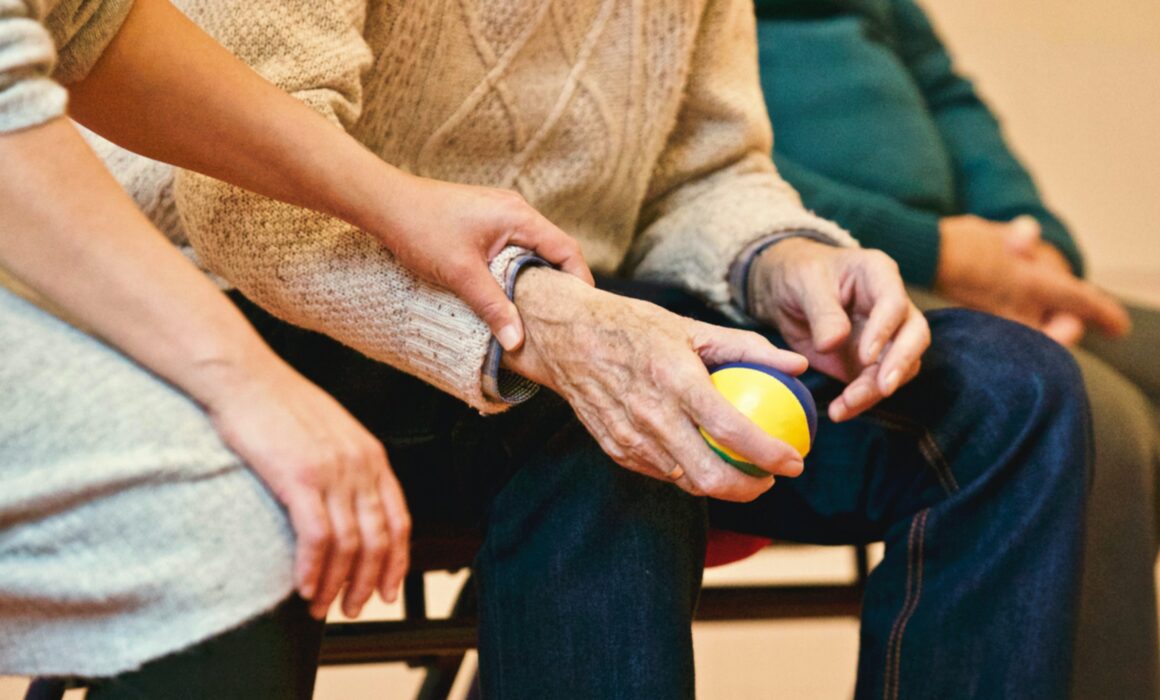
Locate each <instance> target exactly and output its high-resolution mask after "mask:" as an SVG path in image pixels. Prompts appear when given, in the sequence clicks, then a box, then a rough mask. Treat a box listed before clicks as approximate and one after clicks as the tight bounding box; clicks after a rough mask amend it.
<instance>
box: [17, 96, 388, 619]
mask: <svg viewBox="0 0 1160 700" xmlns="http://www.w3.org/2000/svg"><path fill="white" fill-rule="evenodd" d="M0 163H3V165H4V167H3V170H2V171H0V202H4V206H3V209H2V210H0V266H2V267H3V268H4V269H6V270H7V271H9V272H10V273H12V274H13V275H14V276H16V277H17V278H18V279H19V280H20V281H22V282H24V283H25V284H26V285H28V286H29V287H30V288H32V289H33V290H34V291H36V292H37V293H39V294H41V295H43V296H44V297H46V298H47V299H48V300H49V301H50V302H52V303H53V304H54V305H56V306H57V307H60V308H62V309H64V310H66V311H67V312H68V313H69V314H70V315H71V316H72V317H74V318H75V319H76V320H78V321H79V322H81V323H82V324H83V325H85V326H87V327H88V328H90V329H92V330H93V331H94V332H95V333H97V334H98V335H100V336H102V337H104V338H105V339H106V340H108V341H109V342H110V343H111V344H113V345H115V346H117V347H118V348H120V349H121V350H123V351H124V352H125V353H126V354H128V355H130V356H131V357H133V358H134V359H136V360H137V361H138V362H140V363H141V364H143V365H144V366H146V367H148V368H149V369H151V370H153V371H154V372H155V373H156V374H158V375H159V376H161V377H162V378H164V379H166V380H168V381H169V382H171V383H173V384H174V385H176V386H177V387H179V388H180V389H182V390H183V391H185V392H186V393H188V394H189V395H190V396H191V397H193V398H194V399H195V400H196V401H198V402H199V403H201V404H202V405H203V406H205V407H206V409H207V411H208V412H209V414H210V417H211V418H212V419H213V421H214V423H215V426H216V427H217V429H218V431H219V433H220V434H221V435H222V436H223V438H224V440H225V441H226V443H227V444H228V445H229V446H230V447H231V448H232V449H234V451H236V452H237V453H238V454H239V456H241V457H242V459H243V460H245V461H246V462H247V464H249V465H250V466H251V467H252V468H253V469H254V470H255V471H256V472H257V473H258V475H259V476H260V477H261V478H262V479H263V480H264V481H265V482H266V483H267V485H268V486H269V487H270V488H271V490H272V491H273V492H274V494H275V495H276V496H277V497H278V498H279V499H280V500H281V501H282V502H283V503H284V504H285V505H286V506H287V508H288V509H289V512H290V517H291V520H292V523H293V525H294V528H295V531H296V533H297V535H298V542H299V546H298V547H299V548H298V555H297V557H296V571H295V576H296V584H297V587H298V590H299V591H300V592H301V593H302V594H303V595H304V596H305V597H308V598H310V597H313V598H314V611H315V613H316V614H321V612H324V611H325V608H326V607H327V606H328V605H329V603H330V601H332V600H333V599H334V597H335V596H336V595H337V593H338V590H339V587H340V586H341V585H342V584H343V583H346V582H349V583H350V588H349V589H348V590H349V592H348V596H347V599H346V605H347V608H346V609H347V611H348V612H350V613H357V611H358V609H359V608H361V606H362V604H363V603H364V602H365V601H366V598H367V597H369V595H370V594H371V592H373V590H374V588H375V587H376V586H378V587H379V588H380V590H381V592H382V593H383V595H384V596H386V597H390V598H393V597H394V595H395V591H396V590H397V588H398V585H399V583H400V582H401V580H402V576H403V574H404V573H405V571H406V568H407V557H408V554H407V539H408V536H409V533H408V528H409V516H408V514H407V509H406V505H405V504H404V502H403V498H402V493H401V491H400V490H399V487H398V484H397V482H396V481H395V477H394V475H393V473H392V472H391V471H390V468H389V465H388V464H387V461H386V456H385V453H384V452H383V449H382V446H381V445H380V444H379V443H378V442H377V441H376V440H375V439H374V438H373V437H371V435H370V434H369V433H367V432H366V430H365V429H363V428H362V427H361V426H360V425H359V424H358V423H357V422H356V421H355V420H354V419H353V418H351V417H350V416H349V415H348V414H346V412H345V411H344V410H343V409H342V408H341V407H340V406H338V404H337V403H335V402H334V400H333V399H331V398H330V397H329V396H327V395H326V394H325V393H323V392H322V391H320V390H319V389H318V388H316V387H314V386H313V385H311V384H309V383H308V382H306V381H305V380H304V379H302V378H301V377H300V376H298V375H297V374H296V373H294V372H293V370H291V369H290V368H289V367H288V366H286V365H285V364H284V363H283V362H282V361H281V360H280V359H279V358H278V357H277V356H276V355H274V354H273V352H271V351H270V350H269V349H268V348H267V347H266V346H265V345H264V344H263V343H262V341H261V340H260V339H259V338H258V336H257V334H255V333H254V332H253V330H252V329H251V328H250V326H249V325H248V324H247V323H246V322H245V320H244V318H243V317H242V316H241V314H240V313H239V312H238V311H237V310H236V309H235V308H234V307H233V305H232V304H230V303H229V301H228V300H227V299H226V298H225V297H224V296H223V295H222V294H221V293H220V292H219V291H218V290H217V289H216V288H215V287H214V286H213V285H212V284H211V283H210V282H209V280H207V279H206V278H205V277H204V276H203V275H202V274H201V273H200V272H199V271H198V270H197V269H196V268H194V267H193V266H192V265H190V264H189V263H188V262H187V261H186V260H185V259H184V258H183V257H182V256H181V254H180V253H178V252H177V251H176V250H175V249H174V248H173V247H172V246H171V245H170V244H169V243H168V242H167V241H166V240H165V239H164V237H163V236H162V235H161V234H160V233H159V232H158V231H156V230H155V229H154V228H153V227H152V226H151V225H150V224H149V223H148V222H147V221H146V220H145V219H144V217H143V216H142V215H141V214H140V213H139V212H138V211H137V209H136V208H135V207H134V206H133V204H132V202H131V201H130V200H129V199H128V197H127V196H126V195H125V194H124V192H122V191H121V189H120V187H118V186H117V184H116V182H115V181H114V180H113V179H112V177H111V176H110V175H109V174H108V172H107V171H105V170H104V168H103V167H101V164H100V162H99V161H98V160H97V158H96V156H95V155H94V154H93V153H92V151H90V150H89V149H88V147H87V146H86V145H85V143H84V141H83V140H82V139H81V137H80V135H79V134H78V133H77V131H76V129H75V128H74V127H73V126H72V125H71V124H69V123H68V122H67V121H66V120H65V119H62V118H58V119H54V120H52V121H49V122H47V123H45V124H43V125H40V126H37V127H34V128H30V129H25V130H22V131H17V132H12V133H6V134H0ZM356 501H357V503H358V505H357V507H356V506H355V505H354V504H355V503H356ZM351 543H353V545H354V549H353V551H351V550H350V545H351ZM360 551H361V552H364V553H366V556H365V557H364V558H363V559H361V560H360V563H359V564H358V565H357V566H356V565H355V557H356V554H357V553H358V552H360ZM320 611H321V612H320Z"/></svg>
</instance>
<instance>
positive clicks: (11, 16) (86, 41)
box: [0, 0, 133, 133]
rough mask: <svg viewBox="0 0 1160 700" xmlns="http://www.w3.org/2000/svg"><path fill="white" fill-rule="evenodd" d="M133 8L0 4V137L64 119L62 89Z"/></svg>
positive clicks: (70, 2)
mask: <svg viewBox="0 0 1160 700" xmlns="http://www.w3.org/2000/svg"><path fill="white" fill-rule="evenodd" d="M132 4H133V3H132V0H63V1H62V2H52V0H47V1H46V0H0V133H5V132H9V131H17V130H19V129H27V128H30V127H33V126H37V125H38V124H43V123H44V122H46V121H49V120H51V119H54V118H56V117H59V116H61V115H63V114H64V113H65V106H66V104H67V102H68V95H67V93H66V92H65V90H64V88H63V87H61V84H62V83H63V84H68V83H71V82H73V81H75V80H79V79H81V78H83V77H84V76H85V75H86V74H88V72H89V70H90V69H91V68H92V67H93V64H95V63H96V62H97V59H98V58H99V57H100V55H101V52H103V51H104V49H105V46H107V45H108V43H109V41H110V40H112V38H113V35H115V34H116V33H117V30H118V29H120V28H121V23H122V22H124V20H125V16H126V15H127V14H128V13H129V8H130V7H131V6H132ZM46 10H49V11H48V12H46ZM57 47H59V49H60V52H59V59H58V53H57Z"/></svg>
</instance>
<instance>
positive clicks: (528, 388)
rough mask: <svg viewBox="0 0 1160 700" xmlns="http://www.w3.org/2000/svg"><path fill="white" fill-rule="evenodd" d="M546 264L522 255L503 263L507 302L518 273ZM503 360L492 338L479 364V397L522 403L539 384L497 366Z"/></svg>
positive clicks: (499, 348)
mask: <svg viewBox="0 0 1160 700" xmlns="http://www.w3.org/2000/svg"><path fill="white" fill-rule="evenodd" d="M547 265H548V261H547V260H544V259H543V258H541V257H540V256H538V255H535V254H533V253H529V252H524V253H522V254H520V255H518V257H515V258H514V259H512V260H511V261H510V262H508V263H507V265H506V267H507V271H506V272H505V273H504V274H506V276H507V278H506V280H505V281H504V292H505V293H507V297H508V299H512V298H514V295H515V292H516V278H517V277H519V275H520V272H522V271H523V270H524V269H525V268H528V267H542V266H547ZM501 360H503V346H502V345H500V344H499V341H498V340H496V338H495V337H494V336H492V339H491V342H490V343H489V344H488V347H487V356H486V357H485V358H484V361H483V395H484V396H486V397H487V398H488V399H490V400H492V401H497V402H503V403H506V404H508V405H514V404H518V403H523V402H524V401H527V400H528V399H530V398H532V397H533V396H535V395H536V392H538V391H539V390H540V385H539V384H536V383H535V382H533V381H531V380H529V379H525V378H524V377H522V376H520V375H518V374H516V373H515V372H512V371H510V370H506V369H504V368H502V367H500V362H501Z"/></svg>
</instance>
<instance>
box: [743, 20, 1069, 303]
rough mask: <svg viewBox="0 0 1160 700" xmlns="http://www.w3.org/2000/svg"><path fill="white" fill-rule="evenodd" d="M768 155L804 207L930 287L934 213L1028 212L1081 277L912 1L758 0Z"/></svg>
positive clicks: (1051, 219) (984, 111)
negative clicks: (770, 129)
mask: <svg viewBox="0 0 1160 700" xmlns="http://www.w3.org/2000/svg"><path fill="white" fill-rule="evenodd" d="M756 6H757V16H758V41H759V44H760V52H761V54H760V55H761V81H762V88H763V89H764V90H765V100H766V103H767V105H768V106H769V114H770V117H771V118H772V120H773V126H774V160H775V161H776V162H777V165H778V168H779V169H780V170H781V174H782V176H783V177H785V179H786V180H788V181H789V182H790V183H791V184H793V185H794V186H795V187H796V188H797V189H798V190H799V191H800V192H801V194H802V198H803V199H804V201H805V204H806V206H808V207H809V208H811V209H813V210H815V211H816V212H818V213H819V214H821V215H822V216H825V217H827V218H830V219H833V220H835V221H837V222H838V223H840V224H842V225H843V226H844V227H846V228H847V229H849V230H850V231H851V232H852V233H853V234H854V236H855V237H857V238H858V239H859V240H861V241H862V243H863V245H865V246H867V247H871V248H880V249H882V250H884V251H886V252H887V253H888V254H890V255H891V256H892V257H893V258H894V259H895V260H897V261H898V263H899V267H900V268H901V269H902V276H903V278H905V279H906V280H907V281H908V282H912V283H915V284H921V285H926V286H930V285H931V284H932V283H933V281H934V275H935V268H936V266H937V263H938V250H939V233H938V222H939V219H940V218H941V217H944V216H950V215H955V214H975V215H977V216H981V217H984V218H987V219H992V220H999V221H1005V220H1008V219H1012V218H1014V217H1016V216H1019V215H1021V214H1028V215H1031V216H1033V217H1035V218H1036V219H1038V220H1039V222H1040V223H1041V224H1042V226H1043V237H1044V238H1045V239H1046V240H1048V241H1049V242H1051V243H1052V244H1054V245H1055V246H1057V247H1058V248H1059V249H1060V251H1062V252H1063V254H1064V255H1065V256H1066V257H1067V258H1068V260H1069V261H1070V262H1071V264H1072V267H1073V269H1074V270H1075V272H1076V274H1081V273H1082V264H1083V263H1082V258H1081V256H1080V253H1079V250H1078V248H1077V247H1076V245H1075V242H1074V241H1073V240H1072V238H1071V236H1070V235H1069V234H1068V231H1067V229H1066V227H1065V226H1064V225H1063V223H1062V222H1060V220H1059V219H1058V218H1057V217H1056V216H1055V215H1054V214H1052V213H1051V212H1050V211H1049V210H1048V209H1047V208H1046V207H1045V206H1044V204H1043V202H1042V200H1041V199H1040V197H1039V193H1038V192H1037V190H1036V188H1035V184H1034V183H1033V182H1032V180H1031V177H1030V175H1028V173H1027V171H1026V170H1025V169H1024V168H1023V166H1022V165H1020V163H1019V161H1018V160H1017V159H1016V158H1015V156H1014V155H1012V153H1011V151H1010V149H1009V148H1008V146H1007V144H1006V143H1005V142H1004V140H1003V136H1002V134H1001V132H1000V128H999V124H998V122H997V121H996V119H995V116H994V115H993V114H992V113H991V111H990V110H989V109H988V108H987V106H986V105H985V104H984V103H983V102H982V100H981V99H980V98H979V96H978V95H977V94H976V93H975V90H974V88H973V86H972V85H971V83H970V82H969V81H967V80H966V79H964V78H963V77H962V76H960V75H958V74H957V73H956V72H955V70H954V67H953V66H952V64H951V59H950V56H949V55H948V53H947V50H946V48H945V47H944V46H943V44H942V42H941V41H940V40H939V38H938V36H937V35H936V34H935V32H934V29H933V28H932V27H931V24H930V21H929V20H928V19H927V17H926V15H925V14H924V13H923V11H922V10H921V9H920V8H919V7H918V6H917V5H915V4H914V2H912V1H911V0H812V1H811V0H757V3H756Z"/></svg>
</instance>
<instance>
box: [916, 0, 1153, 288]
mask: <svg viewBox="0 0 1160 700" xmlns="http://www.w3.org/2000/svg"><path fill="white" fill-rule="evenodd" d="M920 2H922V3H923V4H924V6H925V7H926V8H927V9H928V10H929V11H930V12H931V14H932V15H933V17H934V19H935V21H936V25H937V26H938V28H939V29H940V30H941V32H942V34H943V36H944V38H945V39H946V40H947V42H948V43H949V44H950V45H951V48H952V49H954V50H955V52H956V56H957V58H958V59H959V68H960V69H961V70H963V71H964V72H966V73H967V74H968V75H970V76H971V77H973V78H974V79H975V80H976V84H977V85H978V86H979V87H980V89H981V91H982V93H983V94H984V96H985V97H986V98H988V100H989V101H990V102H991V104H992V106H993V107H995V108H996V111H997V112H998V113H999V114H1000V116H1001V117H1002V118H1003V120H1004V124H1005V126H1006V130H1007V135H1008V138H1009V139H1010V140H1011V141H1012V142H1013V144H1014V146H1015V148H1016V150H1017V151H1018V152H1019V154H1020V155H1022V156H1023V157H1024V160H1025V162H1026V163H1027V164H1029V165H1030V166H1031V169H1032V171H1033V173H1034V174H1035V175H1036V178H1037V180H1038V182H1039V184H1040V187H1041V188H1042V190H1043V191H1044V193H1045V196H1046V197H1047V200H1048V202H1049V204H1051V205H1052V206H1053V207H1055V208H1056V210H1057V211H1059V212H1060V213H1061V214H1062V215H1063V216H1064V218H1065V219H1066V220H1067V221H1068V222H1069V223H1070V224H1071V225H1072V228H1073V230H1074V232H1075V234H1076V236H1077V237H1078V238H1079V240H1080V243H1081V245H1083V247H1084V249H1085V251H1086V252H1087V255H1088V261H1089V265H1090V268H1091V270H1092V273H1093V276H1094V277H1095V279H1097V281H1101V282H1102V283H1104V284H1106V285H1120V286H1129V287H1138V286H1140V285H1143V286H1144V287H1147V288H1156V289H1160V230H1157V225H1158V222H1160V0H1017V1H1015V2H1012V1H1011V0H920Z"/></svg>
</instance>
